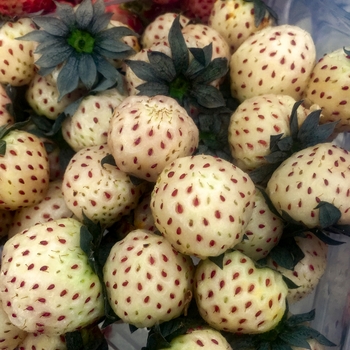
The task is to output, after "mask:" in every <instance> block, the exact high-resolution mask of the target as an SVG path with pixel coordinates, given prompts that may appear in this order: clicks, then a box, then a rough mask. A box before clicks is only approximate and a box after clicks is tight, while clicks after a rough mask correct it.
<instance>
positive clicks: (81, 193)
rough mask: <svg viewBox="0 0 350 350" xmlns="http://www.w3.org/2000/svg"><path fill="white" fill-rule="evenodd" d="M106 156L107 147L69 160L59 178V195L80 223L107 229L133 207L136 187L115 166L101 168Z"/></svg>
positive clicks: (137, 194)
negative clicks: (95, 223)
mask: <svg viewBox="0 0 350 350" xmlns="http://www.w3.org/2000/svg"><path fill="white" fill-rule="evenodd" d="M109 154H110V150H109V148H108V146H107V145H101V146H92V147H86V148H83V149H82V150H80V151H79V152H77V153H76V154H75V155H74V156H73V157H72V159H71V160H70V162H69V164H68V166H67V168H66V171H65V173H64V176H63V184H62V192H63V196H64V199H65V201H66V204H67V206H68V208H69V209H70V210H71V211H72V212H73V213H74V214H75V215H76V217H77V218H79V219H80V220H83V213H84V214H85V215H86V216H87V217H88V218H89V219H90V220H92V221H94V222H100V223H101V225H104V226H111V225H112V224H113V223H115V222H116V221H118V220H119V219H120V218H121V217H122V216H123V215H126V214H128V213H129V212H130V211H131V210H132V209H133V208H134V207H135V206H136V204H137V202H138V200H139V197H140V195H141V190H140V186H142V185H140V186H138V185H134V184H133V183H132V181H131V179H130V177H129V176H128V175H127V174H126V173H125V172H124V171H122V170H120V169H119V168H118V167H117V166H115V165H111V164H107V163H106V164H102V160H103V158H105V157H106V156H108V155H109Z"/></svg>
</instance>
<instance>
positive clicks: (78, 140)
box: [62, 89, 125, 152]
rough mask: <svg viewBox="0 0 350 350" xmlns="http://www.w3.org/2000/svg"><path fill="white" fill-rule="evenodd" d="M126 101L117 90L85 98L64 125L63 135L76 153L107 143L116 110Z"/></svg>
mask: <svg viewBox="0 0 350 350" xmlns="http://www.w3.org/2000/svg"><path fill="white" fill-rule="evenodd" d="M124 99H125V96H123V95H121V94H120V92H119V91H118V90H117V89H109V90H106V91H103V92H100V93H97V94H96V95H89V96H87V97H85V98H84V99H83V100H82V101H81V103H80V105H79V108H78V109H77V111H76V112H75V113H74V114H73V115H72V116H68V117H67V118H66V119H65V120H64V122H63V123H62V135H63V138H64V139H65V140H66V141H67V143H68V144H69V145H70V146H71V147H72V148H73V150H74V151H75V152H78V151H80V150H81V149H83V148H85V147H90V146H97V145H103V144H105V143H106V142H107V134H108V128H109V123H110V120H111V118H112V115H113V111H114V109H115V108H116V107H117V106H118V105H119V104H120V103H121V102H122V101H123V100H124Z"/></svg>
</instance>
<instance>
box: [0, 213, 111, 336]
mask: <svg viewBox="0 0 350 350" xmlns="http://www.w3.org/2000/svg"><path fill="white" fill-rule="evenodd" d="M81 227H82V224H81V223H80V222H79V221H77V220H75V219H60V220H55V221H50V222H47V223H42V224H37V225H35V226H31V227H30V228H29V229H26V230H24V231H22V232H20V233H18V234H16V235H15V236H14V237H12V238H11V239H9V240H8V241H7V242H6V243H5V245H4V250H3V254H2V265H1V271H0V296H1V300H2V306H3V308H4V310H5V312H6V313H7V315H8V317H9V319H10V321H11V322H12V323H13V324H14V325H16V326H17V327H18V328H20V329H22V330H24V331H27V332H31V333H34V332H38V333H44V334H46V335H60V334H64V333H67V332H72V331H75V330H77V329H80V328H82V327H84V326H86V325H88V324H91V323H94V322H96V321H97V320H99V319H100V317H102V316H103V313H104V301H103V296H102V286H101V284H100V281H99V278H98V276H97V275H96V274H95V273H94V271H93V270H92V268H91V266H90V265H89V263H88V258H87V256H86V255H85V253H84V252H83V251H82V249H81V248H80V230H81Z"/></svg>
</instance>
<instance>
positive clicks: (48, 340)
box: [18, 333, 67, 350]
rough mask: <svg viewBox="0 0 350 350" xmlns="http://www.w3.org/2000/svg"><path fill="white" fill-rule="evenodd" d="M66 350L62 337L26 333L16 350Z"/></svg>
mask: <svg viewBox="0 0 350 350" xmlns="http://www.w3.org/2000/svg"><path fill="white" fill-rule="evenodd" d="M49 349H50V350H67V345H66V341H65V338H64V336H63V335H46V334H40V333H28V334H27V336H26V337H25V338H24V340H23V341H22V342H21V343H20V344H19V345H18V350H49Z"/></svg>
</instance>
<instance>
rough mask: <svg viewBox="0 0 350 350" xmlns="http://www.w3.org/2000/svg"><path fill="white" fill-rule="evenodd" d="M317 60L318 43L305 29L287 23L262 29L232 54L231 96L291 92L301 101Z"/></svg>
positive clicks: (240, 96) (291, 94)
mask: <svg viewBox="0 0 350 350" xmlns="http://www.w3.org/2000/svg"><path fill="white" fill-rule="evenodd" d="M315 60H316V49H315V44H314V42H313V39H312V37H311V35H310V34H309V33H308V32H307V31H305V30H304V29H302V28H300V27H298V26H295V25H287V24H285V25H279V26H275V27H267V28H264V29H261V30H260V31H258V32H256V33H255V34H253V35H251V36H250V37H248V38H247V39H246V40H245V41H244V42H243V43H242V44H241V46H240V47H239V48H238V49H237V51H236V52H235V53H234V54H233V55H232V56H231V60H230V82H231V93H232V96H233V97H236V98H237V99H238V100H240V101H243V100H245V99H247V98H249V97H252V96H257V95H262V94H270V93H274V94H284V95H290V96H292V97H293V98H294V99H295V100H297V101H298V100H300V99H301V96H302V94H303V91H304V90H305V88H306V86H307V84H308V82H309V79H310V75H311V72H312V69H313V67H314V65H315Z"/></svg>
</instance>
